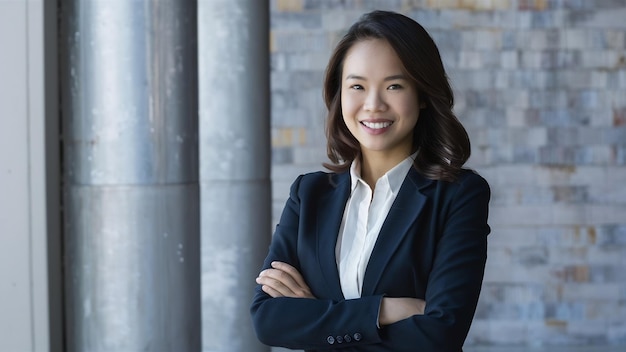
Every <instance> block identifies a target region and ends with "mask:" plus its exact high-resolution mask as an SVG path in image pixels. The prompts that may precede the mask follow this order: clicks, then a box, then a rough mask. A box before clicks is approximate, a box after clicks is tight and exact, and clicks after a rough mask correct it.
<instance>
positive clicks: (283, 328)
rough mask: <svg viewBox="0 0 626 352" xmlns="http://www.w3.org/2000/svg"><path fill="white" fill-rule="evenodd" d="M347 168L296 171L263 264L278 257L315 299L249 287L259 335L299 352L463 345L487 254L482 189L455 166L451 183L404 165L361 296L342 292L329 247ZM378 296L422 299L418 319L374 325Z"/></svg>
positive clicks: (346, 191)
mask: <svg viewBox="0 0 626 352" xmlns="http://www.w3.org/2000/svg"><path fill="white" fill-rule="evenodd" d="M349 195H350V173H349V172H345V173H340V174H328V173H323V172H317V173H312V174H306V175H301V176H299V177H298V178H297V179H296V181H295V182H294V183H293V185H292V186H291V192H290V196H289V199H288V200H287V204H286V205H285V208H284V210H283V213H282V216H281V218H280V222H279V224H278V225H277V227H276V232H275V233H274V237H273V239H272V243H271V245H270V249H269V254H268V255H267V258H266V259H265V262H264V263H263V269H266V268H269V267H270V263H271V262H272V261H282V262H286V263H289V264H291V265H293V266H294V267H295V268H296V269H298V270H299V271H300V273H301V274H302V276H303V277H304V280H305V281H306V282H307V284H308V285H309V287H310V288H311V291H312V293H313V295H315V297H317V299H305V298H288V297H279V298H272V297H271V296H269V295H267V294H266V293H265V292H263V291H262V290H261V287H260V285H257V287H256V293H255V296H254V300H253V302H252V306H251V314H252V320H253V324H254V328H255V330H256V333H257V336H258V338H259V340H260V341H261V342H263V343H265V344H267V345H272V346H282V347H287V348H293V349H304V350H307V351H346V352H347V351H372V352H373V351H394V352H399V351H422V352H427V351H432V352H446V351H453V352H458V351H462V346H463V342H464V340H465V337H466V336H467V333H468V330H469V327H470V324H471V322H472V318H473V316H474V312H475V309H476V304H477V301H478V296H479V293H480V288H481V284H482V279H483V273H484V268H485V262H486V259H487V235H488V234H489V232H490V228H489V225H487V216H488V208H489V198H490V190H489V185H488V184H487V182H486V181H485V180H484V179H483V178H482V177H480V176H479V175H477V174H475V173H474V172H472V171H469V170H463V171H462V172H461V174H460V175H459V178H458V179H457V180H456V181H455V182H446V181H434V180H430V179H427V178H425V177H423V176H422V175H420V174H419V173H418V172H417V171H416V170H415V169H414V168H411V170H410V171H409V173H408V175H407V177H406V178H405V180H404V182H403V183H402V186H401V188H400V191H399V193H398V195H397V197H396V200H395V202H394V203H393V205H392V207H391V209H390V211H389V214H388V215H387V218H386V219H385V222H384V224H383V226H382V229H381V230H380V234H379V236H378V240H377V241H376V244H375V246H374V249H373V251H372V254H371V257H370V260H369V262H368V264H367V268H366V271H365V276H364V279H363V287H362V294H361V298H358V299H350V300H346V299H345V298H344V297H343V294H342V292H341V286H340V283H339V274H338V270H337V262H336V258H335V244H336V241H337V235H338V233H339V227H340V225H341V220H342V216H343V213H344V208H345V205H346V201H347V200H348V197H349ZM383 296H388V297H415V298H420V299H424V300H425V301H426V308H425V312H424V315H414V316H412V317H410V318H407V319H404V320H401V321H399V322H396V323H394V324H391V325H387V326H383V327H380V328H379V327H378V326H377V321H378V311H379V307H380V303H381V300H382V297H383Z"/></svg>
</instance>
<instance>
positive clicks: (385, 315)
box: [378, 297, 426, 326]
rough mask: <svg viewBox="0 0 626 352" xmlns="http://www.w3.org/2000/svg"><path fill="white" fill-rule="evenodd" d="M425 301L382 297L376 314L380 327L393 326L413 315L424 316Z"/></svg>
mask: <svg viewBox="0 0 626 352" xmlns="http://www.w3.org/2000/svg"><path fill="white" fill-rule="evenodd" d="M425 308H426V301H424V300H423V299H419V298H409V297H383V301H382V303H381V304H380V312H379V313H378V324H379V325H380V326H383V325H389V324H393V323H395V322H398V321H400V320H403V319H406V318H409V317H411V316H413V315H421V314H424V309H425Z"/></svg>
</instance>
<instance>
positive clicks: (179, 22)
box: [60, 0, 201, 351]
mask: <svg viewBox="0 0 626 352" xmlns="http://www.w3.org/2000/svg"><path fill="white" fill-rule="evenodd" d="M60 2H61V13H60V16H61V23H62V32H61V39H60V44H61V46H62V48H61V50H62V56H61V57H62V63H61V65H62V68H61V74H62V76H61V81H62V89H63V90H62V107H63V109H62V113H63V144H64V159H63V162H64V199H65V204H64V212H65V219H64V222H65V226H64V228H65V233H64V236H65V240H64V243H65V247H64V250H65V287H66V294H65V298H66V301H65V305H66V319H67V321H66V332H67V336H66V341H67V349H68V350H69V351H199V350H200V348H201V327H200V325H201V315H200V309H199V307H200V248H199V245H200V244H199V231H200V229H199V225H200V217H199V206H200V204H199V184H198V174H199V171H198V122H197V121H198V114H197V111H198V110H197V109H198V102H197V92H198V90H197V76H198V71H197V40H196V39H197V7H196V5H197V4H196V2H195V1H187V0H186V1H180V0H145V1H128V0H108V1H98V0H82V1H81V0H66V1H63V0H62V1H60Z"/></svg>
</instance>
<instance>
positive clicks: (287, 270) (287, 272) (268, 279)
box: [256, 262, 315, 298]
mask: <svg viewBox="0 0 626 352" xmlns="http://www.w3.org/2000/svg"><path fill="white" fill-rule="evenodd" d="M256 283H257V284H259V285H261V288H262V289H263V291H264V292H265V293H267V294H268V295H270V296H272V297H293V298H315V296H313V294H312V293H311V289H310V288H309V286H308V285H307V284H306V282H304V279H303V278H302V275H300V273H299V272H298V270H296V268H294V267H293V266H291V265H289V264H287V263H283V262H272V268H271V269H265V270H263V271H261V273H260V274H259V277H257V278H256Z"/></svg>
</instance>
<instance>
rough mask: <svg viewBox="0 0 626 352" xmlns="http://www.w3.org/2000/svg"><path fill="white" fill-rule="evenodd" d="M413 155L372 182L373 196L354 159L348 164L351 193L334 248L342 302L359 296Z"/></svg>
mask: <svg viewBox="0 0 626 352" xmlns="http://www.w3.org/2000/svg"><path fill="white" fill-rule="evenodd" d="M415 155H416V154H413V155H411V156H409V157H408V158H406V159H404V160H403V161H402V162H400V163H399V164H398V165H396V166H395V167H394V168H393V169H391V170H389V171H387V173H385V174H384V175H383V176H382V177H381V178H379V179H378V180H377V181H376V186H375V187H374V194H373V196H372V189H371V188H370V187H369V185H368V184H367V183H366V182H365V181H363V179H362V178H361V166H360V165H359V162H358V160H355V161H353V162H352V165H350V179H351V188H350V189H351V193H350V198H348V201H347V203H346V208H345V209H344V212H343V219H342V220H341V227H340V228H339V237H338V238H337V245H336V247H335V257H336V260H337V268H338V269H339V281H340V283H341V290H342V291H343V295H344V297H345V298H346V299H354V298H359V297H361V288H362V286H363V276H364V275H365V269H366V267H367V263H368V262H369V259H370V255H371V254H372V250H373V249H374V244H376V239H377V238H378V233H379V232H380V229H381V227H382V226H383V222H384V221H385V219H386V218H387V214H389V209H391V205H392V204H393V202H394V200H395V199H396V195H397V194H398V191H399V190H400V186H402V182H404V179H405V178H406V175H407V174H408V172H409V170H410V169H411V166H412V165H413V159H414V158H415Z"/></svg>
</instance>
